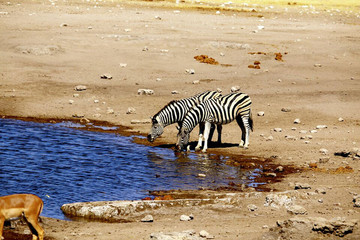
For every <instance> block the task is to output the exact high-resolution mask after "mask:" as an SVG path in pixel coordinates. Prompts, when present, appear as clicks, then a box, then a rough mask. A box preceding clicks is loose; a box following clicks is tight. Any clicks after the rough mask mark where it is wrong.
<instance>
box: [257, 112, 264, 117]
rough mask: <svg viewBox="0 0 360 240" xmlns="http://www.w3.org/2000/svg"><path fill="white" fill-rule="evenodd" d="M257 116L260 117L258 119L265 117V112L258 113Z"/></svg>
mask: <svg viewBox="0 0 360 240" xmlns="http://www.w3.org/2000/svg"><path fill="white" fill-rule="evenodd" d="M257 115H258V116H260V117H262V116H264V115H265V112H258V113H257Z"/></svg>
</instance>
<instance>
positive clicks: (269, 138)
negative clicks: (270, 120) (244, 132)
mask: <svg viewBox="0 0 360 240" xmlns="http://www.w3.org/2000/svg"><path fill="white" fill-rule="evenodd" d="M265 140H266V141H272V140H274V137H273V136H269V137H267V138H265Z"/></svg>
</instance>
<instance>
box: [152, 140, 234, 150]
mask: <svg viewBox="0 0 360 240" xmlns="http://www.w3.org/2000/svg"><path fill="white" fill-rule="evenodd" d="M189 144H190V149H191V150H194V149H195V147H196V145H197V141H192V142H190V143H189ZM238 146H239V144H238V143H220V144H219V143H217V142H209V143H208V149H210V148H232V147H238ZM155 147H159V148H169V149H173V150H175V144H160V145H157V146H155Z"/></svg>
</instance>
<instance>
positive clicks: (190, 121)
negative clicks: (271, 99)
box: [177, 93, 253, 152]
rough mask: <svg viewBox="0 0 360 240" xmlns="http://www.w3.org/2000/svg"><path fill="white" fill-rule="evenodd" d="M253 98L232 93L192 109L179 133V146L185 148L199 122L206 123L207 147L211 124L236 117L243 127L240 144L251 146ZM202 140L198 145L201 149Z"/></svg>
mask: <svg viewBox="0 0 360 240" xmlns="http://www.w3.org/2000/svg"><path fill="white" fill-rule="evenodd" d="M250 106H251V99H250V97H249V96H248V95H247V94H245V93H230V94H227V95H225V96H222V97H219V98H217V99H209V100H207V101H205V102H203V103H201V104H199V105H197V106H196V107H193V108H192V109H190V110H189V111H188V112H187V114H186V116H185V118H184V120H183V122H182V125H181V128H180V130H179V133H178V142H177V148H178V149H179V148H180V149H184V148H186V146H187V145H188V143H189V137H190V132H191V131H192V130H193V129H194V128H195V126H196V125H197V124H199V123H204V124H205V132H204V140H205V141H204V142H205V143H204V148H203V152H206V149H207V140H208V136H209V131H210V125H211V124H217V125H223V124H228V123H230V122H232V121H234V120H235V119H236V121H237V123H238V125H239V126H240V128H241V131H242V136H241V142H240V144H239V146H241V147H244V148H247V147H248V146H249V133H250V130H252V129H253V120H252V118H251V109H250ZM200 147H201V142H200V144H198V146H196V150H198V149H200Z"/></svg>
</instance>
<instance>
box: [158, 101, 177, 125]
mask: <svg viewBox="0 0 360 240" xmlns="http://www.w3.org/2000/svg"><path fill="white" fill-rule="evenodd" d="M178 101H180V100H172V101H170V102H169V103H168V104H166V105H165V106H164V107H163V108H162V109H160V111H158V112H157V113H156V114H155V115H154V116H153V118H152V122H153V123H157V120H156V117H157V116H158V115H159V114H160V113H161V112H162V111H163V110H164V109H165V108H167V107H169V106H170V105H172V104H174V103H176V102H178Z"/></svg>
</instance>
